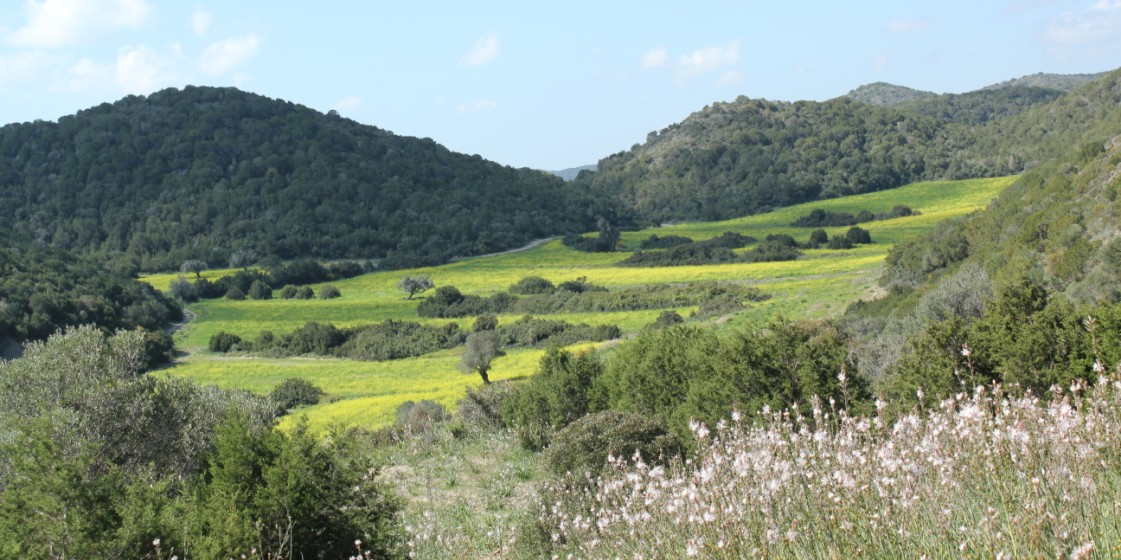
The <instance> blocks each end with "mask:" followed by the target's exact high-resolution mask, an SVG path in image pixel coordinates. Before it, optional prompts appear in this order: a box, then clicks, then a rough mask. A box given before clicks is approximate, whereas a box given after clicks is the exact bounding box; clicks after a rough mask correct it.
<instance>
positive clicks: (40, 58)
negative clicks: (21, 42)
mask: <svg viewBox="0 0 1121 560" xmlns="http://www.w3.org/2000/svg"><path fill="white" fill-rule="evenodd" d="M47 58H48V57H47V54H46V53H44V52H43V51H38V50H35V51H21V52H15V53H11V54H0V89H3V88H4V85H5V84H12V83H18V82H32V81H35V80H36V79H38V77H39V75H40V72H41V71H42V69H43V68H44V67H45V66H46V64H47Z"/></svg>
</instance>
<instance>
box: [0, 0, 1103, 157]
mask: <svg viewBox="0 0 1121 560" xmlns="http://www.w3.org/2000/svg"><path fill="white" fill-rule="evenodd" d="M1118 67H1121V0H936V1H927V0H917V1H909V2H900V1H898V0H894V1H861V0H853V1H850V2H838V1H835V0H831V1H807V0H802V1H799V0H786V1H783V2H778V1H765V0H726V1H706V0H690V1H689V2H662V1H657V0H648V1H629V0H620V1H611V0H599V1H595V2H591V1H587V2H585V1H583V0H566V1H564V2H557V1H548V0H543V1H538V2H535V1H525V0H518V1H509V2H483V1H477V2H463V1H439V0H428V1H424V2H407V1H406V2H401V1H397V2H388V1H375V0H368V1H367V0H355V1H349V2H345V1H332V0H319V1H317V2H314V3H312V2H295V1H286V0H236V1H231V0H226V1H223V2H218V1H214V0H200V1H197V2H192V1H178V2H170V1H159V0H0V125H3V124H7V123H14V122H27V121H33V120H37V119H42V120H57V119H58V117H60V116H64V115H69V114H74V113H76V112H77V111H79V110H81V109H85V108H89V107H92V106H95V105H98V104H100V103H104V102H113V101H115V100H117V99H120V98H122V97H124V96H126V95H130V94H134V95H146V94H149V93H152V92H155V91H159V90H161V89H165V88H168V87H183V86H185V85H209V86H232V87H237V88H239V89H242V90H245V91H250V92H254V93H258V94H261V95H265V96H267V97H271V98H277V99H284V100H287V101H292V102H295V103H299V104H301V105H306V106H308V107H311V108H313V109H316V110H319V111H323V112H326V111H330V110H335V111H338V112H339V113H340V114H341V115H342V116H344V117H347V118H350V119H353V120H355V121H357V122H360V123H363V124H369V125H374V126H377V127H379V128H382V129H385V130H389V131H391V132H394V133H396V134H401V135H407V136H416V137H422V138H431V139H433V140H435V141H437V142H439V143H441V144H443V145H444V146H447V147H448V148H449V149H451V150H454V151H457V152H462V153H467V154H479V155H480V156H482V157H484V158H486V159H489V160H492V161H496V162H499V163H502V164H505V165H511V166H515V167H532V168H537V169H551V170H559V169H564V168H569V167H577V166H581V165H589V164H594V163H595V162H596V161H598V160H599V159H601V158H603V157H606V156H608V155H610V154H613V153H616V152H619V151H623V150H626V149H629V148H630V147H631V146H632V145H633V144H636V143H642V142H644V141H645V138H646V135H647V133H649V132H651V131H654V130H661V129H662V128H665V127H666V126H668V125H670V124H673V123H676V122H681V121H682V120H684V119H685V118H686V117H688V116H689V114H690V113H693V112H695V111H698V110H700V109H702V108H703V107H705V106H706V105H709V104H711V103H713V102H717V101H731V100H734V99H736V98H737V97H739V96H741V95H743V96H747V97H750V98H764V99H771V100H784V101H794V100H800V99H809V100H818V101H821V100H826V99H830V98H833V97H837V96H840V95H843V94H845V93H846V92H848V91H850V90H852V89H853V88H855V87H857V86H860V85H862V84H867V83H871V82H877V81H883V82H889V83H893V84H898V85H904V86H908V87H912V88H916V89H921V90H928V91H934V92H937V93H961V92H965V91H971V90H974V89H978V88H981V87H984V86H986V85H989V84H992V83H996V82H1001V81H1004V80H1007V79H1010V78H1015V77H1019V76H1023V75H1026V74H1033V73H1036V72H1054V73H1062V74H1076V73H1090V72H1101V71H1106V70H1113V69H1115V68H1118Z"/></svg>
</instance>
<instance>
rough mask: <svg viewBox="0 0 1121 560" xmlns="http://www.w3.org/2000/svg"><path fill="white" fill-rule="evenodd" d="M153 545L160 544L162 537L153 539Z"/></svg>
mask: <svg viewBox="0 0 1121 560" xmlns="http://www.w3.org/2000/svg"><path fill="white" fill-rule="evenodd" d="M152 546H155V547H158V546H160V539H152Z"/></svg>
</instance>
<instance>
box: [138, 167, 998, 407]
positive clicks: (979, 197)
mask: <svg viewBox="0 0 1121 560" xmlns="http://www.w3.org/2000/svg"><path fill="white" fill-rule="evenodd" d="M1014 180H1015V178H1014V177H1006V178H997V179H978V180H968V181H945V182H930V183H917V184H913V185H908V186H905V187H902V188H899V189H894V190H890V191H882V192H877V193H870V194H865V195H858V196H852V197H846V198H840V199H833V200H825V201H818V202H813V203H808V204H802V205H798V206H792V207H788V208H783V209H780V210H776V211H774V212H771V213H768V214H762V215H757V216H749V217H745V218H739V219H734V220H727V221H723V222H703V223H684V224H676V225H672V226H665V227H660V228H656V229H650V230H644V231H636V232H626V233H625V234H624V235H623V238H622V240H623V243H624V245H625V246H626V248H628V249H633V248H634V247H637V246H638V245H639V243H640V242H641V241H642V240H643V239H645V238H646V237H648V236H649V235H650V234H652V233H656V234H657V235H659V236H664V235H671V234H672V235H684V236H688V237H693V238H695V239H705V238H709V237H713V236H717V235H720V234H721V233H723V232H725V231H735V232H739V233H743V234H746V235H751V236H754V237H757V238H760V239H761V238H763V237H765V236H766V235H767V234H771V233H786V234H789V235H792V236H794V238H795V239H797V240H799V241H805V240H806V239H808V238H809V234H810V232H811V231H812V230H813V229H815V228H795V227H790V226H789V224H790V223H791V222H792V221H794V219H796V218H798V217H799V216H802V215H805V214H807V213H808V212H809V211H810V210H812V209H814V208H822V209H825V210H831V211H844V212H850V213H854V214H855V213H857V212H859V211H860V210H865V209H866V210H870V211H873V212H882V211H887V210H890V209H891V208H892V207H893V206H895V205H898V204H905V205H907V206H910V207H911V208H912V209H914V210H918V211H919V212H921V215H919V216H911V217H906V218H896V219H892V220H885V221H878V222H870V223H866V224H862V225H861V227H864V228H865V229H867V230H869V231H870V232H871V234H872V239H873V244H872V245H866V246H859V247H857V248H855V249H852V250H844V251H835V250H825V249H818V250H812V251H806V254H805V256H803V257H802V258H801V259H799V260H797V261H792V262H779V263H755V264H724V265H706V266H682V267H657V268H631V267H620V266H616V264H617V263H618V262H619V261H621V260H622V259H624V258H626V256H627V254H626V253H625V252H624V253H622V254H620V253H607V254H603V253H598V254H597V253H580V252H577V251H573V250H571V249H569V248H567V247H565V246H564V245H562V244H561V243H560V241H559V240H554V241H550V242H548V243H546V244H544V245H542V246H540V247H536V248H534V249H531V250H527V251H523V252H519V253H512V254H506V255H500V256H493V257H475V258H468V259H463V260H461V261H459V262H456V263H452V264H448V265H444V266H439V267H429V268H421V269H414V270H397V271H389V272H378V273H372V274H366V275H363V276H360V277H357V278H351V279H348V280H342V281H338V282H333V284H334V285H335V286H337V287H338V288H339V290H340V291H341V292H342V297H340V298H338V299H331V300H320V299H312V300H282V299H273V300H265V301H228V300H211V301H206V302H201V303H198V304H195V305H193V306H191V309H192V310H193V311H195V312H196V313H197V314H198V318H197V319H196V320H195V321H193V322H191V323H190V324H189V325H188V326H187V327H186V328H185V329H183V330H182V331H181V332H180V333H178V334H177V335H176V343H177V345H178V346H179V347H180V348H184V349H186V350H188V352H190V356H189V357H188V358H186V359H184V360H182V361H181V362H180V363H178V364H176V365H175V366H174V367H171V368H169V369H167V370H165V374H166V375H174V376H181V377H191V378H194V379H196V380H197V381H199V382H201V383H213V384H216V385H221V386H223V387H236V388H243V389H248V390H250V391H255V392H259V393H265V392H267V391H268V390H270V389H271V388H272V387H273V386H275V385H276V384H277V383H279V382H280V381H281V380H283V379H285V378H288V377H303V378H306V379H308V380H310V381H312V382H313V383H315V384H317V385H319V386H320V387H322V388H323V389H324V390H325V391H326V392H327V394H328V400H329V401H330V402H326V403H323V404H320V405H317V406H314V407H311V408H307V409H305V410H303V411H301V412H302V413H305V414H307V416H308V417H309V419H310V421H311V422H312V424H313V425H317V426H322V425H326V424H329V423H341V424H344V425H364V426H371V425H378V424H382V423H384V422H388V421H391V420H392V419H393V413H394V411H395V410H396V408H397V406H398V405H399V404H400V403H402V402H404V401H406V400H420V399H430V400H434V401H437V402H440V403H443V404H445V405H448V406H451V405H454V403H455V401H456V400H458V399H459V398H460V397H461V396H462V395H463V391H464V389H465V388H466V387H468V386H471V385H473V384H475V383H478V379H477V377H471V376H467V375H464V374H462V373H459V372H458V371H457V370H456V369H455V364H456V363H457V361H458V356H459V350H452V351H446V352H439V353H435V354H432V355H429V356H423V357H421V358H416V359H411V360H400V361H395V362H380V363H379V362H355V361H348V360H336V359H326V358H306V359H305V358H297V359H284V360H275V359H266V358H257V357H243V358H228V357H223V356H219V355H213V354H210V353H207V352H205V351H204V349H205V347H206V344H207V341H208V340H209V339H210V337H211V336H213V335H214V334H215V333H217V332H219V331H226V332H232V333H235V334H237V335H239V336H241V337H243V338H247V339H253V338H255V337H256V336H257V335H258V334H259V333H261V332H262V331H265V330H270V331H273V332H274V333H276V334H281V333H286V332H290V331H292V330H294V329H296V328H297V327H299V326H301V325H303V324H304V323H306V322H308V321H319V322H330V323H333V324H335V325H336V326H339V327H346V326H352V325H359V324H365V323H373V322H380V321H383V320H385V319H390V318H392V319H406V320H416V321H420V322H423V323H437V324H439V323H446V322H449V320H446V319H421V318H418V317H417V315H416V305H417V303H418V301H419V299H421V298H423V297H425V296H426V295H428V294H427V293H426V294H421V295H419V296H418V297H417V298H414V299H413V300H412V301H407V300H405V299H404V294H403V293H402V292H401V291H399V290H398V289H397V288H396V284H397V282H398V280H400V278H401V277H402V276H405V275H425V276H428V277H430V278H431V279H432V280H433V282H434V283H435V284H436V286H447V285H454V286H456V287H457V288H459V289H460V290H461V291H462V292H464V293H474V294H480V295H487V294H492V293H495V292H498V291H504V290H506V289H507V288H508V287H509V286H510V285H511V284H514V283H515V282H517V281H518V280H520V279H521V278H523V277H525V276H530V275H535V276H542V277H544V278H547V279H549V280H551V281H553V282H562V281H565V280H571V279H574V278H578V277H581V276H584V277H587V279H588V281H589V282H592V283H594V284H599V285H603V286H606V287H608V288H621V287H628V286H643V285H651V284H667V283H684V282H713V281H719V282H741V283H746V284H750V285H753V286H755V287H757V288H759V289H760V290H762V291H764V292H766V293H768V294H771V296H772V298H771V299H770V300H768V301H765V302H761V303H757V304H753V305H752V306H751V308H750V309H749V310H748V311H746V312H744V313H741V314H738V315H737V316H735V317H732V318H725V319H726V320H721V321H719V322H720V323H721V324H723V325H726V326H728V327H730V328H736V327H737V326H740V325H744V324H747V323H750V322H753V321H759V320H763V319H766V318H769V317H772V316H774V315H775V314H778V313H781V314H783V315H785V316H787V317H790V318H803V317H806V318H822V317H830V316H836V315H838V314H840V313H841V312H843V311H844V309H845V307H846V306H847V305H848V304H849V303H850V302H852V301H855V300H856V299H860V298H871V297H875V296H876V294H877V287H876V278H877V277H878V275H879V271H880V267H881V265H882V263H883V260H884V258H885V257H886V255H887V252H888V250H889V249H890V248H891V246H892V245H893V244H895V243H898V242H901V241H904V240H907V239H911V238H912V237H914V236H916V235H919V234H921V233H923V232H925V231H929V230H930V229H931V228H932V227H934V225H935V224H937V223H938V222H940V221H942V220H944V219H947V218H950V217H955V216H961V215H964V214H968V213H970V212H973V211H975V210H978V209H981V208H983V207H984V206H986V205H987V204H988V203H989V201H990V200H991V199H993V198H994V197H995V196H996V195H997V194H998V193H999V192H1000V191H1001V190H1002V189H1003V188H1004V187H1006V186H1008V185H1009V184H1011V183H1012V181H1014ZM825 229H826V231H827V232H828V233H829V235H830V236H832V235H837V234H844V232H845V231H846V230H847V229H848V228H847V227H838V228H825ZM220 272H221V271H206V272H205V273H204V276H207V277H209V278H211V279H213V278H215V277H217V276H219V275H220ZM228 272H229V271H227V273H228ZM177 276H179V274H166V275H158V276H151V277H148V278H146V280H147V281H149V282H150V283H151V284H152V285H154V286H156V287H158V288H166V286H167V285H168V283H169V282H170V281H171V280H172V279H173V278H175V277H177ZM660 311H661V310H646V311H636V312H615V313H579V314H562V315H556V316H551V318H557V319H564V320H567V321H572V322H587V323H592V324H603V323H608V324H617V325H619V326H620V328H622V329H623V331H624V333H628V334H631V333H634V332H636V331H637V330H639V329H641V328H642V327H643V326H644V325H647V324H649V323H651V322H653V321H654V319H655V318H656V317H657V316H658V314H659V313H660ZM691 311H692V310H691V309H678V312H679V313H682V315H683V316H688V313H689V312H691ZM514 319H516V317H514V316H501V317H500V321H510V320H514ZM471 321H472V319H470V318H468V319H460V320H458V322H459V324H460V326H461V327H465V328H468V327H470V323H471ZM539 356H540V351H534V350H516V351H512V352H511V353H510V355H509V356H506V357H503V358H500V359H499V360H498V361H497V362H496V364H495V371H494V373H493V374H492V375H493V377H494V378H495V379H506V378H512V377H519V376H524V375H530V374H532V372H533V370H534V368H535V367H536V363H537V359H538V357H539Z"/></svg>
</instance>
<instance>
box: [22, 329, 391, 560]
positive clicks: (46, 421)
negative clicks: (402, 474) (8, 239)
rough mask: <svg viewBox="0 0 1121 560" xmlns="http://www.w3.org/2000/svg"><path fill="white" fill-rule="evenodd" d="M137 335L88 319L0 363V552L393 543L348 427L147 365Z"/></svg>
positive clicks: (323, 550) (336, 548)
mask: <svg viewBox="0 0 1121 560" xmlns="http://www.w3.org/2000/svg"><path fill="white" fill-rule="evenodd" d="M145 356H146V349H145V344H144V340H143V334H142V333H136V332H126V331H122V332H119V333H117V334H116V335H113V336H105V335H103V334H102V333H100V332H98V331H97V330H96V329H94V328H90V327H82V328H79V329H75V330H70V331H67V332H66V333H60V334H57V335H55V336H52V337H51V338H50V339H49V340H48V341H46V342H43V343H33V344H30V345H29V346H28V347H27V351H26V353H25V354H24V356H23V357H21V358H20V359H17V360H14V361H9V362H0V434H2V441H0V556H3V557H6V558H16V557H20V558H25V557H82V558H113V557H127V558H141V557H152V556H155V557H169V556H171V555H177V556H181V557H190V558H193V557H201V558H215V557H225V556H237V555H240V554H245V555H259V556H261V557H269V558H282V557H305V558H336V557H341V556H345V555H347V554H349V553H353V552H354V546H355V540H356V539H359V540H361V541H362V542H363V545H362V546H363V547H364V548H363V550H370V551H372V552H373V553H375V554H378V555H379V556H385V555H388V554H394V553H396V552H397V551H398V550H399V544H400V541H399V539H398V535H399V532H400V529H399V528H398V527H397V526H396V520H395V515H396V511H397V507H398V506H397V504H396V503H395V501H393V500H392V499H391V498H390V497H389V495H388V494H387V493H386V492H385V491H384V489H383V488H382V487H381V486H380V484H379V483H377V482H376V481H375V480H374V479H373V478H371V474H372V473H373V472H376V471H374V470H372V469H374V467H375V466H374V465H373V464H372V463H371V462H370V460H369V458H368V454H365V453H363V452H361V450H360V449H359V448H358V447H356V443H357V442H356V441H355V440H353V439H352V438H350V437H348V436H345V435H344V434H341V433H340V434H335V435H334V436H333V437H332V438H330V439H329V440H321V439H320V438H319V437H317V436H315V435H312V434H311V433H310V432H308V431H307V429H306V427H305V426H297V428H296V429H294V430H293V431H291V432H290V433H287V434H283V433H280V432H277V431H275V430H274V429H273V427H272V426H273V422H274V419H275V417H276V415H277V413H278V410H277V404H275V403H274V402H272V401H270V400H268V399H264V398H262V397H258V396H254V395H250V394H248V393H242V392H231V391H223V390H219V389H215V388H213V387H199V386H196V385H194V384H191V383H189V382H187V381H182V380H165V379H158V378H155V377H151V376H147V375H143V372H144V371H145V369H146V368H147V367H148V364H147V362H146V359H145Z"/></svg>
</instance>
